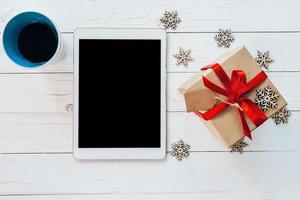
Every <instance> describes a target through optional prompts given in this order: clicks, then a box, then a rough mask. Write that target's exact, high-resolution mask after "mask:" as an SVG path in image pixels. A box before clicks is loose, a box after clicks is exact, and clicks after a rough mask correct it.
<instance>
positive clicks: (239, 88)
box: [195, 63, 267, 139]
mask: <svg viewBox="0 0 300 200" xmlns="http://www.w3.org/2000/svg"><path fill="white" fill-rule="evenodd" d="M208 69H212V70H213V72H214V73H215V74H216V76H217V77H218V79H219V80H220V82H221V83H222V84H223V86H224V87H225V89H224V88H222V87H219V86H218V85H216V84H214V83H213V82H211V81H210V80H208V79H207V78H205V77H204V76H203V77H202V79H203V83H204V85H205V86H206V87H207V88H209V89H211V90H213V91H214V92H217V93H218V94H221V95H223V96H226V97H227V100H226V101H223V102H221V103H220V104H218V105H216V106H215V107H213V108H211V109H209V110H208V111H206V112H205V113H202V112H200V111H198V112H195V114H196V115H198V116H199V117H201V118H203V119H204V120H211V119H213V118H214V117H216V116H217V115H218V114H220V113H222V112H223V111H224V110H225V109H226V108H227V107H228V106H229V105H233V104H236V103H237V104H238V105H239V108H241V109H238V112H239V114H240V118H241V122H242V126H243V133H244V135H245V136H246V137H248V138H250V139H252V136H251V132H250V129H249V126H248V124H247V121H246V118H245V115H246V116H247V117H248V118H249V119H250V120H251V121H252V122H253V123H254V124H255V125H256V126H259V125H261V124H262V123H263V122H264V121H266V120H267V116H266V114H265V113H264V112H263V111H261V110H260V109H259V108H258V107H257V106H256V105H255V104H254V103H253V102H252V101H251V100H250V99H248V98H247V97H243V95H245V94H246V93H247V92H249V91H251V90H253V89H254V88H255V87H257V86H258V85H259V84H261V83H262V82H263V81H265V80H266V78H267V75H266V74H265V73H264V72H263V71H261V72H260V73H258V74H257V75H256V76H255V77H254V78H252V79H251V80H250V81H249V82H248V83H247V78H246V74H245V72H244V71H242V70H233V71H232V73H231V79H230V78H229V77H228V76H227V74H226V73H225V71H224V69H223V68H222V67H221V65H220V64H218V63H215V64H211V65H207V66H205V67H203V68H201V70H202V71H205V70H208ZM237 107H238V106H237Z"/></svg>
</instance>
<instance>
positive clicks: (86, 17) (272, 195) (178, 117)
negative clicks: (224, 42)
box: [0, 0, 300, 200]
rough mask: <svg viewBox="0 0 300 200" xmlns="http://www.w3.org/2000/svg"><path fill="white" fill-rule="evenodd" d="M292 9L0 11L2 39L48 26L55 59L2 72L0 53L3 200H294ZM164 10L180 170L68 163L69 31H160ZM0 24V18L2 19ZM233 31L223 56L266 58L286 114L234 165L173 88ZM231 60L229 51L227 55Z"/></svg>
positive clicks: (245, 4) (298, 184) (12, 7)
mask: <svg viewBox="0 0 300 200" xmlns="http://www.w3.org/2000/svg"><path fill="white" fill-rule="evenodd" d="M299 8H300V2H299V1H298V0H285V1H279V0H275V1H274V0H251V1H250V0H247V1H239V0H215V1H211V0H202V1H197V0H185V1H180V0H172V1H161V0H152V1H147V0H124V1H120V0H111V1H107V0H81V1H73V0H60V1H57V0H43V1H40V0H26V1H25V0H1V2H0V26H1V27H0V32H2V31H3V24H4V23H5V20H6V18H7V17H8V16H9V15H10V14H11V13H13V12H19V11H26V10H36V11H40V12H42V13H45V14H46V15H48V16H50V17H51V18H53V19H54V21H55V22H57V24H58V26H59V28H60V29H61V31H63V39H64V44H65V47H66V55H65V57H64V59H63V60H62V61H61V62H60V63H58V64H55V65H50V66H48V67H45V68H40V69H34V70H31V69H23V68H20V67H18V66H16V65H15V64H13V63H12V62H10V61H9V60H8V59H7V57H6V55H5V53H4V51H3V47H2V44H1V45H0V200H7V199H8V200H40V199H41V200H71V199H72V200H79V199H80V200H81V199H85V200H96V199H97V200H98V199H108V200H110V199H118V200H119V199H130V200H135V199H149V200H150V199H160V200H161V199H174V200H179V199H180V200H181V199H187V200H192V199H195V200H196V199H197V200H198V199H206V200H219V199H222V200H229V199H230V200H240V199H245V200H248V199H251V200H260V199H264V200H266V199H272V200H273V199H275V200H277V199H278V200H282V199H286V200H288V199H293V200H295V199H297V198H298V196H299V194H300V192H299V191H300V172H299V167H300V151H299V150H300V149H299V143H300V134H299V130H300V127H299V126H300V124H299V123H298V122H299V120H300V112H299V111H300V101H299V89H300V81H299V77H300V65H299V64H298V63H300V62H299V61H298V59H299V56H298V55H299V53H300V47H299V45H297V44H298V43H299V42H300V23H298V19H299V12H298V11H299ZM165 10H178V13H179V16H180V17H181V18H182V23H181V24H180V25H179V26H178V28H177V30H175V31H169V30H168V34H167V37H168V52H167V63H168V66H167V67H168V72H169V73H168V110H169V112H168V150H170V144H171V143H172V142H174V141H176V140H178V139H181V138H182V139H183V140H184V141H185V142H187V143H189V144H190V145H191V147H192V153H191V156H190V157H189V159H187V160H184V161H182V162H178V161H176V160H175V159H173V158H171V157H169V156H168V157H167V159H166V160H163V161H117V160H115V161H85V162H80V161H76V160H74V159H73V157H72V154H71V151H72V147H71V146H72V112H67V111H66V109H65V106H66V105H67V104H69V103H72V83H73V82H72V80H73V75H72V72H73V66H72V65H73V30H74V29H75V28H78V27H100V28H115V27H118V28H157V27H160V24H159V18H160V16H161V15H162V14H163V12H164V11H165ZM5 15H6V16H5ZM219 28H230V29H232V31H234V37H235V42H234V43H233V44H232V48H230V49H233V48H234V47H236V46H239V45H246V46H247V48H248V49H249V50H250V52H251V53H252V54H253V55H255V53H256V50H270V52H271V56H272V58H273V59H274V60H275V62H274V63H273V64H272V66H271V68H270V71H272V72H270V73H268V75H269V76H270V78H271V79H272V81H273V82H274V83H275V84H276V86H277V87H278V88H279V90H280V91H281V93H282V94H283V95H284V96H285V98H286V99H287V101H288V102H289V108H290V109H292V110H294V112H293V113H292V117H291V118H290V121H289V123H288V125H285V126H279V127H277V126H275V125H274V123H273V122H272V120H268V121H267V122H266V123H265V124H263V125H262V126H261V127H260V128H258V129H256V130H255V131H254V132H253V136H254V141H252V142H250V143H251V145H250V146H249V147H248V148H246V150H247V151H248V152H246V153H244V154H243V155H239V154H230V153H228V152H223V151H226V149H225V148H224V147H223V146H222V144H221V143H220V142H219V141H218V140H217V138H215V137H214V136H213V135H212V134H211V133H209V132H208V130H207V129H206V128H205V127H204V125H203V124H202V123H201V121H200V120H199V119H198V118H197V117H196V116H194V115H193V114H188V113H185V112H183V111H184V104H183V98H182V96H180V95H179V93H178V92H177V87H178V86H179V85H180V84H181V83H182V82H183V81H185V80H186V79H188V78H189V77H190V76H191V75H192V73H194V72H197V71H198V70H199V68H200V67H201V66H202V65H205V64H208V63H210V62H211V60H213V59H215V58H216V57H217V56H219V55H220V54H221V53H224V52H226V51H228V49H223V48H217V47H216V44H215V41H214V40H213V36H214V33H215V32H216V31H217V30H218V29H219ZM179 47H183V48H186V49H191V50H192V56H193V58H194V61H193V62H192V63H191V64H190V66H189V67H188V68H184V67H182V66H176V64H175V58H174V57H173V55H174V54H175V53H176V52H177V50H178V48H179ZM230 49H229V50H230Z"/></svg>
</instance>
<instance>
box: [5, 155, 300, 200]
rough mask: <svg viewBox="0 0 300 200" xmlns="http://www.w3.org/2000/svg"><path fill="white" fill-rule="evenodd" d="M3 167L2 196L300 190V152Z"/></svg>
mask: <svg viewBox="0 0 300 200" xmlns="http://www.w3.org/2000/svg"><path fill="white" fill-rule="evenodd" d="M0 163H1V165H0V177H1V181H0V184H1V190H0V194H1V195H3V194H51V193H55V194H61V193H75V194H80V193H97V194H107V193H108V194H110V193H114V194H116V193H119V194H123V193H130V194H131V193H135V194H141V193H162V194H169V193H172V192H176V193H194V192H195V193H206V194H209V195H210V196H213V195H214V194H219V193H231V192H238V193H252V194H257V195H258V196H260V197H263V196H264V194H269V193H272V194H274V195H275V194H296V193H298V192H299V189H300V184H299V177H300V171H299V164H300V153H299V152H255V153H254V152H249V153H245V154H243V155H239V154H230V153H227V152H224V153H220V152H215V153H213V152H211V153H193V154H192V155H191V156H190V158H189V159H186V160H185V161H183V162H178V161H177V160H175V159H173V158H171V157H168V158H167V159H166V160H163V161H85V162H79V161H76V160H74V159H73V157H72V155H0ZM141 169H142V170H141ZM270 183H272V184H270Z"/></svg>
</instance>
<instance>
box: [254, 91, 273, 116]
mask: <svg viewBox="0 0 300 200" xmlns="http://www.w3.org/2000/svg"><path fill="white" fill-rule="evenodd" d="M278 98H279V94H278V93H277V92H275V91H274V90H272V88H271V87H270V86H267V87H265V88H263V89H258V90H256V99H255V104H256V105H258V106H259V107H260V108H261V109H262V110H263V111H264V112H266V111H267V110H269V109H270V108H276V107H277V100H278Z"/></svg>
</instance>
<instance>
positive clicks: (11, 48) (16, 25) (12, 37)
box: [2, 12, 62, 68]
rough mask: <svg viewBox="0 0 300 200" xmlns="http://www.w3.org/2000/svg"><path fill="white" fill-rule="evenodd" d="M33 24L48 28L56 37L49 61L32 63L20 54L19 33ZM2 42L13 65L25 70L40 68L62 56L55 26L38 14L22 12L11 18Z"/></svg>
mask: <svg viewBox="0 0 300 200" xmlns="http://www.w3.org/2000/svg"><path fill="white" fill-rule="evenodd" d="M33 23H40V24H43V25H46V26H48V27H49V28H50V29H51V30H52V31H53V33H54V34H55V35H56V37H57V41H55V42H56V43H57V44H55V45H57V47H56V51H55V53H54V54H53V56H52V57H51V58H50V59H49V60H47V61H44V62H32V61H31V60H29V59H27V58H25V57H24V56H23V55H22V53H21V52H20V47H19V45H18V40H19V36H20V32H21V31H22V30H23V29H24V28H25V27H26V26H28V25H30V24H33ZM2 42H3V47H4V50H5V52H6V54H7V56H8V57H9V58H10V59H11V60H12V61H13V62H14V63H16V64H18V65H20V66H23V67H27V68H35V67H41V66H45V65H47V64H49V63H53V62H54V61H56V60H58V57H60V55H61V54H62V42H61V35H60V32H59V31H58V29H57V26H56V25H55V24H54V23H53V22H52V20H50V19H49V18H48V17H46V16H45V15H43V14H41V13H38V12H22V13H19V14H17V15H15V16H14V17H12V18H11V19H10V20H9V21H8V22H7V24H6V26H5V28H4V31H3V35H2ZM45 48H47V47H45Z"/></svg>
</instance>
